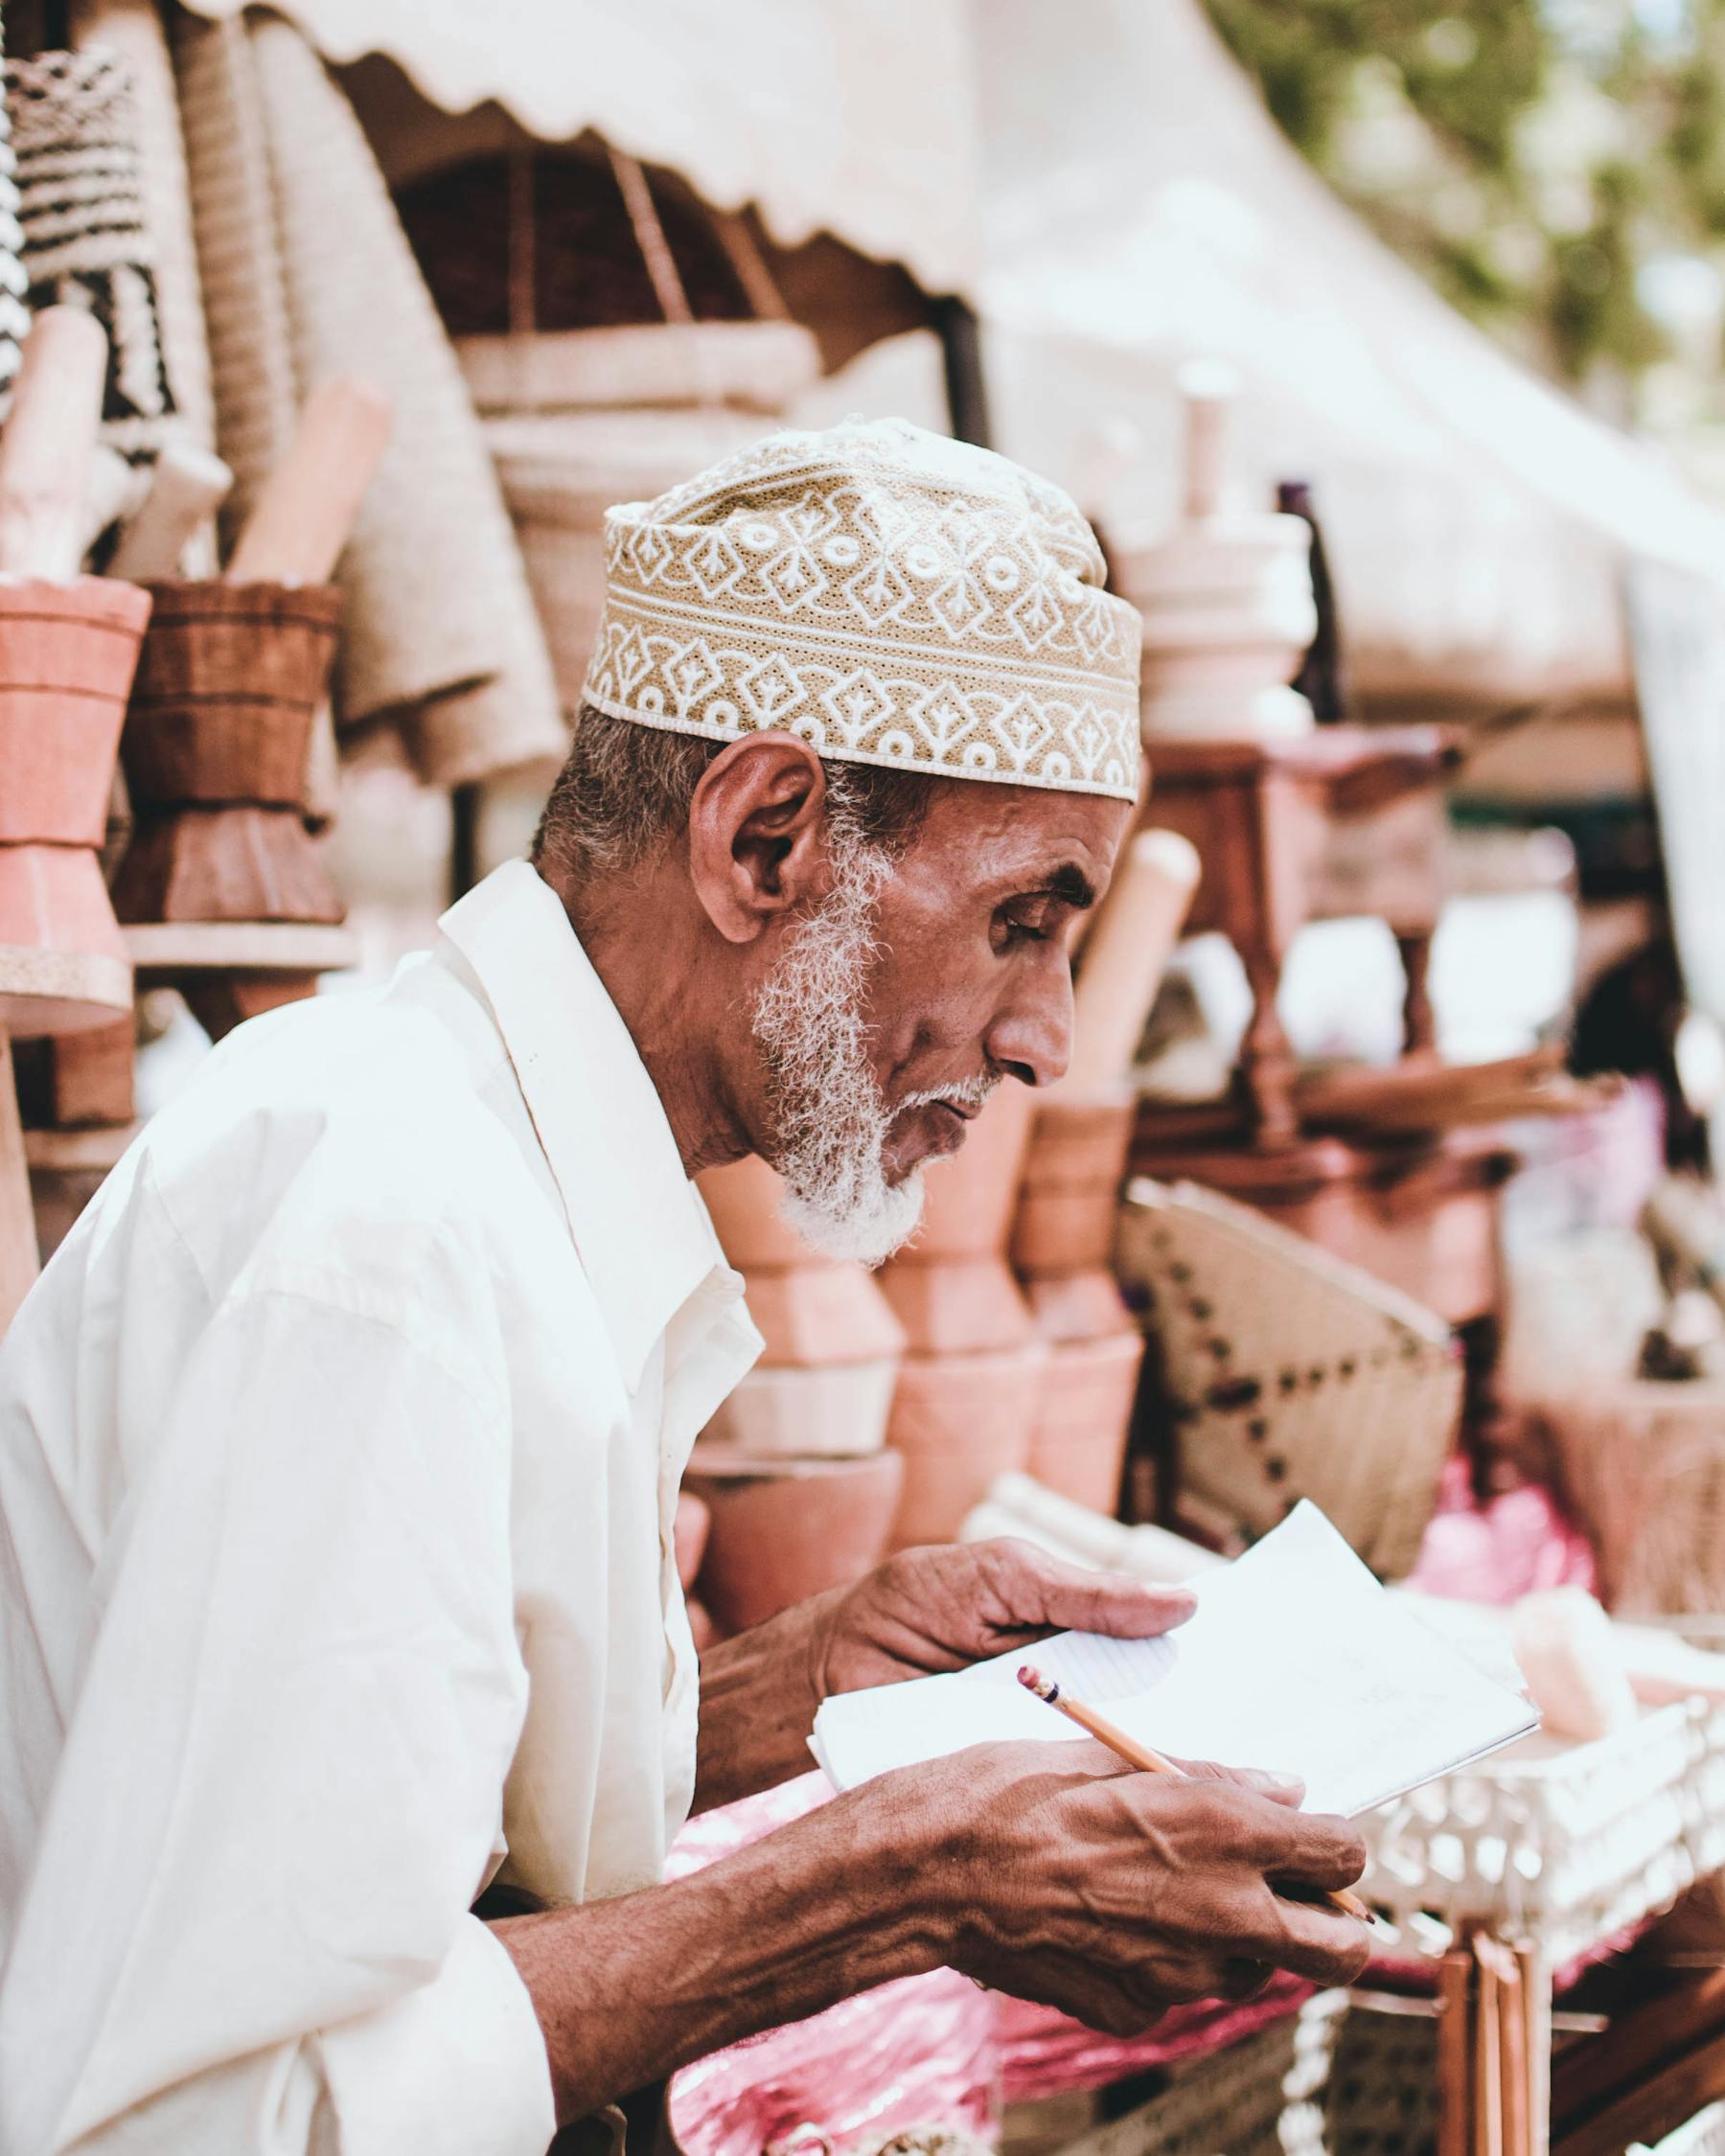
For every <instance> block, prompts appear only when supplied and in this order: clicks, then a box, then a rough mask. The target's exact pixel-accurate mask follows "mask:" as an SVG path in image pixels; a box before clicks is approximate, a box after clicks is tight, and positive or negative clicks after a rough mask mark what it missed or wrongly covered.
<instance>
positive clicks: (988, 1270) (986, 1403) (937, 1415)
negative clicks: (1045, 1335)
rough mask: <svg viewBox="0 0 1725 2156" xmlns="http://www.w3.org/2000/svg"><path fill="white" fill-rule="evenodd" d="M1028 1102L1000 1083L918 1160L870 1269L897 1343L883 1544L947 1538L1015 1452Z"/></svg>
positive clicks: (1027, 1390) (1023, 1333)
mask: <svg viewBox="0 0 1725 2156" xmlns="http://www.w3.org/2000/svg"><path fill="white" fill-rule="evenodd" d="M1033 1108H1034V1099H1033V1096H1032V1094H1031V1093H1030V1091H1029V1089H1027V1088H1026V1087H1023V1086H1021V1085H1018V1084H1017V1083H1008V1084H1006V1085H1003V1086H1001V1087H1000V1089H999V1090H998V1091H997V1092H996V1093H995V1094H994V1096H993V1097H992V1098H991V1099H990V1101H989V1102H988V1104H987V1106H986V1107H985V1108H984V1109H983V1110H982V1112H981V1113H980V1114H979V1115H977V1118H976V1120H975V1121H974V1122H973V1123H972V1125H971V1127H970V1131H969V1134H968V1135H967V1136H966V1139H965V1143H964V1147H963V1149H962V1151H961V1152H960V1153H959V1154H958V1155H957V1157H956V1158H954V1159H952V1160H939V1161H934V1162H931V1164H930V1166H929V1168H928V1170H927V1178H928V1182H927V1188H928V1198H927V1202H926V1204H925V1206H924V1210H923V1223H922V1226H921V1227H920V1228H919V1229H918V1230H917V1233H916V1236H915V1239H914V1240H913V1241H912V1242H911V1243H910V1244H909V1245H908V1247H907V1248H906V1249H905V1250H901V1251H900V1252H899V1254H898V1255H897V1256H896V1257H895V1258H893V1259H892V1261H891V1262H890V1263H889V1264H888V1265H887V1266H885V1268H884V1270H883V1272H882V1274H881V1284H882V1286H883V1287H884V1288H885V1291H886V1296H887V1298H888V1300H889V1301H890V1302H891V1304H892V1307H893V1309H894V1310H895V1311H896V1312H897V1313H898V1315H899V1317H900V1319H902V1320H903V1322H904V1326H905V1330H906V1332H907V1333H908V1336H909V1340H910V1354H909V1355H908V1358H907V1359H906V1362H905V1365H904V1368H903V1369H902V1370H901V1371H900V1372H899V1383H898V1391H897V1394H896V1395H895V1397H894V1400H893V1406H892V1420H891V1422H890V1423H889V1424H888V1425H887V1430H886V1441H887V1443H888V1444H889V1445H892V1446H893V1447H895V1448H896V1449H897V1450H898V1451H899V1452H901V1453H902V1454H903V1455H904V1458H905V1489H904V1496H903V1499H902V1500H901V1502H900V1506H899V1513H898V1518H897V1519H896V1520H895V1521H894V1523H893V1528H892V1543H893V1547H894V1548H906V1547H908V1545H910V1544H913V1543H919V1542H946V1541H950V1540H951V1539H952V1538H953V1537H954V1535H956V1533H957V1532H958V1529H959V1526H960V1525H962V1523H963V1520H964V1516H965V1514H966V1513H967V1512H968V1511H969V1510H970V1509H971V1507H972V1506H973V1505H974V1504H977V1503H978V1502H980V1501H981V1499H982V1498H983V1497H984V1496H986V1494H987V1491H988V1486H989V1484H990V1483H991V1482H992V1481H993V1480H994V1479H995V1477H996V1476H997V1475H1001V1474H1004V1473H1006V1472H1007V1471H1008V1470H1009V1469H1015V1468H1016V1469H1022V1468H1023V1467H1024V1466H1026V1465H1027V1464H1028V1461H1029V1456H1030V1439H1031V1435H1032V1432H1033V1429H1034V1425H1035V1420H1036V1411H1037V1401H1038V1397H1039V1390H1040V1387H1041V1383H1042V1374H1043V1369H1044V1366H1045V1365H1046V1360H1047V1352H1046V1348H1045V1347H1044V1346H1043V1344H1042V1342H1040V1341H1039V1340H1038V1338H1037V1336H1036V1328H1035V1326H1034V1325H1033V1324H1032V1322H1031V1319H1030V1312H1029V1309H1028V1307H1027V1306H1026V1304H1025V1301H1024V1298H1023V1294H1022V1293H1021V1292H1020V1289H1019V1286H1018V1283H1017V1282H1016V1281H1015V1280H1014V1279H1013V1277H1012V1272H1011V1268H1010V1267H1009V1266H1008V1265H1007V1263H1006V1254H1005V1253H1006V1238H1007V1234H1008V1232H1009V1230H1010V1227H1011V1224H1012V1215H1013V1207H1014V1205H1015V1204H1016V1202H1017V1198H1018V1187H1019V1178H1020V1174H1021V1172H1022V1170H1023V1158H1024V1144H1025V1140H1026V1138H1027V1137H1028V1135H1029V1129H1030V1118H1031V1113H1032V1111H1033Z"/></svg>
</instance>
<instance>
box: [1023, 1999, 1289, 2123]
mask: <svg viewBox="0 0 1725 2156" xmlns="http://www.w3.org/2000/svg"><path fill="white" fill-rule="evenodd" d="M1312 1991H1313V1986H1312V1985H1311V1984H1305V1983H1302V1982H1301V1980H1300V1979H1299V1977H1291V1976H1279V1977H1277V1978H1276V1981H1275V1982H1274V1984H1272V1985H1271V1987H1270V1989H1269V1990H1268V1991H1266V1992H1265V1994H1264V1996H1263V1997H1262V1998H1261V1999H1254V2000H1253V2001H1252V2003H1251V2004H1250V2005H1249V2006H1238V2005H1234V2004H1232V2003H1230V2001H1228V2000H1226V1999H1199V2000H1197V2001H1195V2002H1194V2003H1193V2004H1192V2005H1191V2006H1189V2007H1170V2008H1169V2010H1168V2012H1166V2013H1165V2014H1164V2015H1163V2016H1162V2018H1161V2021H1159V2022H1158V2023H1157V2025H1156V2027H1155V2028H1154V2029H1153V2030H1150V2031H1149V2032H1148V2034H1147V2035H1143V2036H1132V2037H1122V2036H1101V2035H1098V2034H1097V2033H1096V2031H1095V2030H1092V2029H1086V2028H1085V2027H1084V2026H1083V2024H1082V2023H1080V2022H1076V2021H1073V2020H1071V2019H1070V2018H1069V2016H1068V2015H1066V2014H1060V2013H1056V2012H1055V2011H1054V2010H1053V2008H1052V2007H1032V2006H1030V2005H1028V2004H1027V2003H1026V2002H1025V2001H1023V2000H1022V1999H1004V1998H1002V1999H1000V2000H998V2001H997V2002H996V2017H995V2030H996V2037H997V2041H998V2043H999V2045H1000V2081H1001V2094H1002V2095H1003V2096H1004V2098H1005V2099H1006V2101H1007V2102H1008V2103H1026V2102H1030V2101H1032V2100H1034V2099H1036V2098H1038V2097H1048V2096H1063V2095H1066V2094H1067V2093H1069V2091H1071V2090H1075V2089H1100V2088H1104V2087H1106V2086H1107V2084H1108V2083H1109V2082H1110V2081H1118V2080H1120V2079H1121V2078H1122V2077H1123V2076H1126V2075H1128V2074H1141V2073H1143V2072H1144V2070H1145V2069H1146V2068H1148V2067H1152V2066H1172V2065H1174V2064H1176V2063H1177V2062H1178V2061H1179V2060H1181V2059H1186V2058H1195V2057H1201V2056H1202V2055H1203V2054H1204V2053H1207V2052H1216V2051H1221V2050H1222V2049H1223V2048H1224V2046H1226V2045H1229V2044H1237V2043H1238V2042H1239V2041H1240V2040H1241V2038H1242V2037H1245V2036H1251V2035H1253V2033H1255V2031H1256V2030H1260V2029H1263V2028H1266V2027H1267V2026H1268V2025H1269V2024H1270V2023H1271V2022H1273V2021H1280V2020H1282V2019H1283V2018H1284V2017H1285V2016H1286V2015H1288V2014H1291V2013H1292V2012H1293V2011H1294V2010H1295V2008H1296V2007H1299V2004H1300V2002H1301V2001H1302V2000H1305V1999H1309V1998H1310V1997H1311V1995H1312Z"/></svg>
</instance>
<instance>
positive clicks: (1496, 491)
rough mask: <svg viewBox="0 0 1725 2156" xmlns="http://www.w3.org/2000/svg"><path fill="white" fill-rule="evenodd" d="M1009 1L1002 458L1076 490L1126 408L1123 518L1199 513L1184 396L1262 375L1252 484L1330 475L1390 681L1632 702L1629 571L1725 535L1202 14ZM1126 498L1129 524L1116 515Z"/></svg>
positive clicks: (994, 217)
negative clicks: (1550, 380) (1187, 487)
mask: <svg viewBox="0 0 1725 2156" xmlns="http://www.w3.org/2000/svg"><path fill="white" fill-rule="evenodd" d="M1084 20H1085V34H1084V35H1083V36H1082V37H1075V36H1074V35H1073V34H1072V17H1071V13H1070V11H1068V10H1064V9H1061V10H1051V9H1048V8H1046V6H1044V5H1043V4H1042V0H989V11H988V22H989V28H990V35H989V36H988V37H987V38H986V39H984V40H980V41H979V42H978V47H977V59H978V68H979V73H980V80H981V96H982V110H983V143H984V162H983V175H982V187H981V203H982V215H983V220H984V266H983V274H982V277H981V281H980V286H979V289H978V299H979V304H980V307H981V310H982V312H983V314H984V317H985V319H986V321H987V323H988V325H989V329H990V333H991V334H990V343H989V348H988V358H989V365H990V386H991V390H992V392H993V395H994V400H995V418H996V427H997V432H998V435H999V437H1000V446H1001V447H1004V448H1007V449H1008V450H1010V451H1011V453H1013V454H1014V455H1017V456H1021V457H1023V459H1024V460H1025V461H1027V462H1029V463H1032V464H1037V465H1041V466H1043V467H1046V469H1048V470H1050V471H1052V472H1054V473H1056V474H1063V475H1065V476H1067V477H1069V479H1071V478H1075V477H1078V476H1079V475H1080V474H1081V472H1082V468H1083V466H1084V464H1085V461H1086V454H1087V440H1086V437H1087V434H1092V435H1093V431H1094V429H1095V427H1096V424H1097V423H1098V421H1100V420H1103V419H1105V418H1106V417H1108V416H1109V415H1112V414H1115V413H1120V414H1124V415H1126V416H1127V417H1129V418H1130V420H1131V421H1132V422H1133V423H1134V424H1135V425H1136V427H1137V429H1138V432H1139V434H1140V435H1141V436H1142V438H1143V442H1144V445H1145V449H1146V453H1145V454H1144V455H1143V456H1142V457H1141V458H1140V460H1139V462H1138V467H1137V469H1136V470H1134V471H1133V472H1132V473H1131V474H1129V475H1128V477H1127V478H1126V479H1125V480H1124V481H1123V482H1122V483H1121V484H1120V485H1119V486H1118V488H1117V490H1116V492H1115V500H1114V504H1113V507H1114V510H1115V517H1114V520H1115V522H1116V523H1118V524H1122V525H1125V524H1131V523H1134V522H1138V523H1140V524H1147V525H1149V526H1151V527H1154V526H1156V525H1158V524H1161V523H1163V522H1165V521H1166V520H1167V519H1168V518H1170V517H1171V516H1172V515H1173V511H1174V505H1175V487H1176V483H1177V474H1178V470H1179V451H1178V427H1179V409H1178V401H1177V398H1176V394H1175V388H1174V378H1175V375H1176V372H1177V370H1178V367H1179V366H1180V364H1181V363H1182V362H1183V361H1184V360H1186V359H1188V358H1192V357H1198V356H1205V357H1209V356H1221V357H1224V358H1226V359H1229V360H1230V361H1232V362H1234V363H1235V364H1236V365H1237V367H1238V369H1239V371H1240V373H1241V375H1242V377H1243V378H1244V383H1245V395H1244V397H1243V399H1242V405H1241V410H1240V414H1239V424H1238V430H1237V431H1238V435H1239V441H1238V444H1237V449H1236V469H1237V470H1238V471H1239V473H1240V475H1241V477H1242V479H1243V480H1245V481H1247V482H1249V485H1250V492H1251V493H1252V495H1253V498H1254V499H1255V500H1257V501H1258V502H1260V503H1263V502H1264V501H1265V500H1266V498H1267V495H1268V491H1269V488H1270V487H1271V485H1272V484H1273V482H1274V481H1275V480H1276V479H1277V478H1281V477H1296V476H1299V477H1306V478H1310V479H1312V480H1313V481H1314V482H1315V490H1316V494H1317V499H1318V506H1319V512H1320V515H1321V516H1322V518H1323V521H1324V528H1325V533H1326V536H1327V537H1328V539H1329V540H1330V544H1331V555H1332V566H1333V568H1334V570H1335V572H1336V576H1337V581H1338V585H1339V588H1340V596H1341V602H1342V605H1343V608H1344V609H1345V612H1344V623H1345V629H1347V630H1348V631H1351V643H1352V646H1353V650H1354V654H1355V656H1356V661H1357V665H1356V671H1357V672H1358V673H1359V674H1360V675H1361V677H1362V684H1361V685H1362V686H1364V687H1366V688H1367V689H1368V690H1369V691H1371V692H1372V693H1373V694H1374V695H1375V696H1377V697H1379V698H1387V699H1388V700H1395V699H1396V698H1397V697H1398V696H1399V695H1401V694H1404V693H1405V694H1410V695H1417V694H1418V693H1419V692H1420V691H1421V689H1424V690H1426V691H1428V692H1429V691H1430V690H1432V689H1436V688H1439V687H1441V688H1442V689H1443V690H1445V691H1447V692H1450V693H1455V692H1457V691H1461V692H1463V693H1465V692H1467V691H1469V690H1473V691H1474V692H1476V693H1478V694H1480V695H1483V696H1488V697H1490V698H1491V699H1492V700H1504V701H1509V700H1515V699H1517V698H1519V697H1521V696H1551V695H1558V696H1561V695H1563V694H1565V693H1566V692H1567V693H1572V694H1575V695H1577V696H1587V695H1599V694H1601V693H1605V694H1611V693H1613V692H1616V693H1620V694H1621V693H1622V692H1623V691H1624V690H1625V689H1626V685H1627V669H1626V659H1625V653H1624V644H1623V635H1622V605H1621V600H1620V597H1619V591H1618V583H1619V578H1620V574H1621V568H1622V561H1623V558H1624V556H1625V555H1628V556H1633V557H1642V558H1646V559H1651V560H1655V561H1660V562H1668V563H1672V564H1677V565H1680V566H1682V567H1685V568H1687V569H1690V570H1692V571H1696V572H1698V573H1700V574H1702V575H1704V576H1705V577H1707V578H1708V579H1709V580H1710V581H1712V582H1714V583H1718V582H1720V581H1725V516H1720V515H1718V514H1717V513H1716V512H1714V510H1712V509H1710V508H1708V507H1707V506H1706V505H1705V504H1704V503H1702V502H1701V501H1700V499H1699V498H1698V497H1697V496H1696V495H1695V494H1693V493H1691V491H1690V490H1689V489H1688V488H1687V487H1686V486H1684V485H1683V484H1682V483H1681V482H1680V481H1678V480H1677V479H1676V478H1675V477H1674V475H1673V474H1672V473H1671V472H1670V471H1669V470H1668V468H1667V467H1666V466H1665V465H1664V464H1663V463H1662V462H1661V461H1660V459H1659V458H1658V457H1657V456H1655V455H1654V454H1653V453H1652V452H1651V451H1649V450H1647V449H1645V448H1644V447H1640V446H1638V445H1637V444H1635V443H1633V442H1631V441H1630V440H1629V439H1628V438H1627V437H1625V436H1623V435H1622V434H1620V433H1619V432H1617V431H1616V430H1615V429H1613V428H1611V427H1609V426H1607V425H1605V424H1602V423H1601V422H1599V420H1597V419H1595V418H1594V417H1593V416H1592V415H1591V414H1589V413H1588V412H1586V411H1585V410H1584V409H1583V408H1582V407H1581V406H1580V405H1578V404H1577V403H1576V402H1575V401H1572V400H1570V399H1568V398H1566V397H1564V396H1562V395H1561V394H1559V393H1558V392H1557V391H1555V390H1553V389H1551V388H1549V387H1547V386H1546V385H1545V384H1544V383H1542V382H1540V381H1539V380H1538V379H1536V378H1534V377H1533V376H1532V375H1530V373H1528V372H1526V371H1525V370H1524V369H1522V368H1521V367H1520V366H1518V365H1517V364H1516V363H1515V362H1514V361H1512V360H1511V359H1509V358H1508V357H1507V356H1505V355H1504V354H1502V353H1501V352H1500V351H1499V350H1498V348H1497V347H1496V346H1495V345H1494V344H1492V343H1491V342H1490V340H1489V339H1488V338H1486V337H1485V336H1484V335H1483V334H1482V333H1480V332H1479V331H1477V330H1475V329H1474V328H1473V327H1472V325H1471V324H1469V323H1468V322H1466V321H1465V320H1464V319H1463V318H1462V317H1461V315H1459V314H1458V313H1456V312H1455V311H1454V310H1452V309H1450V308H1449V307H1447V306H1446V305H1445V304H1444V303H1443V302H1442V301H1441V300H1440V299H1438V297H1437V296H1436V295H1435V294H1434V293H1433V292H1431V291H1430V290H1429V289H1428V288H1427V287H1426V286H1425V285H1424V284H1423V283H1422V282H1421V281H1420V280H1419V279H1418V278H1417V277H1416V276H1415V274H1414V272H1413V271H1411V270H1410V269H1408V268H1407V267H1406V266H1405V265H1404V264H1402V263H1401V262H1399V261H1398V260H1397V259H1396V258H1395V256H1394V255H1392V254H1391V252H1390V251H1389V250H1388V249H1387V248H1385V247H1383V246H1382V245H1380V244H1379V243H1378V242H1377V241H1376V240H1375V239H1373V238H1372V237H1371V235H1370V234H1369V233H1368V231H1367V230H1366V228H1365V227H1364V226H1363V225H1362V224H1361V223H1360V222H1359V220H1358V219H1357V218H1354V217H1353V216H1352V215H1351V213H1349V212H1348V211H1347V210H1346V209H1345V208H1344V207H1343V206H1342V204H1341V203H1339V202H1338V201H1337V199H1336V198H1335V197H1334V196H1333V195H1331V194H1330V193H1329V192H1328V190H1327V189H1326V188H1325V187H1324V186H1323V184H1322V181H1320V180H1319V179H1318V177H1317V176H1316V175H1315V174H1314V173H1313V172H1311V170H1310V169H1309V168H1308V167H1307V166H1306V164H1305V163H1304V161H1303V160H1302V159H1301V158H1300V157H1299V154H1298V152H1297V151H1296V150H1294V149H1293V148H1292V147H1291V146H1290V145H1289V144H1288V143H1287V142H1286V140H1285V139H1284V138H1283V136H1282V135H1281V133H1280V131H1279V130H1278V129H1277V128H1276V126H1275V124H1274V122H1273V121H1272V120H1271V119H1270V118H1269V116H1268V114H1267V113H1266V112H1265V110H1264V108H1263V105H1262V103H1260V101H1259V99H1258V97H1257V95H1256V93H1255V91H1254V89H1253V86H1252V84H1251V83H1250V82H1249V80H1247V79H1246V77H1245V76H1244V75H1243V74H1242V73H1241V72H1240V70H1239V69H1238V67H1237V66H1236V65H1235V63H1234V62H1233V60H1232V58H1231V57H1230V55H1229V54H1228V53H1227V51H1226V49H1225V48H1224V47H1223V46H1222V44H1221V42H1220V40H1219V39H1218V38H1217V37H1216V35H1215V34H1214V33H1213V32H1212V30H1211V29H1210V27H1209V25H1208V23H1207V20H1206V19H1205V17H1204V15H1203V13H1202V11H1201V9H1200V8H1199V6H1198V4H1197V0H1158V4H1157V5H1156V6H1155V7H1153V8H1146V7H1143V6H1142V5H1141V4H1139V0H1085V7H1084ZM1100 506H1107V505H1106V504H1104V505H1100Z"/></svg>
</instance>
